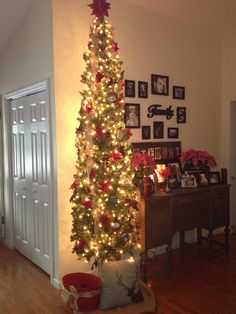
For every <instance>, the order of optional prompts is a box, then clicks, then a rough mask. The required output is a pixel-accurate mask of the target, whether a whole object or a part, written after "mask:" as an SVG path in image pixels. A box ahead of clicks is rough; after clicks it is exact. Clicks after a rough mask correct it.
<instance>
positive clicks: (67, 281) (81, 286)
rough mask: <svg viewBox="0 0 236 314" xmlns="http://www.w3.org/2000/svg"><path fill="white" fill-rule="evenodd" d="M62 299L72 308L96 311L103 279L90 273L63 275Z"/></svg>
mask: <svg viewBox="0 0 236 314" xmlns="http://www.w3.org/2000/svg"><path fill="white" fill-rule="evenodd" d="M62 285H63V291H62V299H63V301H64V302H65V303H67V304H68V305H69V306H70V307H71V308H72V309H74V310H79V311H94V310H96V308H97V307H98V305H99V298H100V291H101V287H102V283H101V279H100V278H99V277H97V276H95V275H92V274H88V273H70V274H67V275H65V276H63V277H62Z"/></svg>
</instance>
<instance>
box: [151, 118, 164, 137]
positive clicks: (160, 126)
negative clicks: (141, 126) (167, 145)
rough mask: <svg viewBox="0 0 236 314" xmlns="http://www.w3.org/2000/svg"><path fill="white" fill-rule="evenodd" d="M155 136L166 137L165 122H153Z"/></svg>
mask: <svg viewBox="0 0 236 314" xmlns="http://www.w3.org/2000/svg"><path fill="white" fill-rule="evenodd" d="M153 138H164V122H162V121H154V122H153Z"/></svg>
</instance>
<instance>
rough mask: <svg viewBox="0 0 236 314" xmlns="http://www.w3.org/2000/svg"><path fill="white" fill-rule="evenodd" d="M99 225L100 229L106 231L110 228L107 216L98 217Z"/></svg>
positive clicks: (109, 219) (109, 220)
mask: <svg viewBox="0 0 236 314" xmlns="http://www.w3.org/2000/svg"><path fill="white" fill-rule="evenodd" d="M99 221H100V223H101V224H102V227H103V228H104V229H108V228H110V225H111V218H110V216H109V215H108V214H104V215H102V216H101V217H100V219H99Z"/></svg>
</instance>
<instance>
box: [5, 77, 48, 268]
mask: <svg viewBox="0 0 236 314" xmlns="http://www.w3.org/2000/svg"><path fill="white" fill-rule="evenodd" d="M6 99H7V111H8V120H9V123H8V124H9V127H8V132H7V139H8V142H9V156H8V157H9V158H8V159H9V160H8V163H9V170H10V171H9V174H10V175H9V177H10V178H9V181H10V189H9V198H10V200H9V204H12V208H13V212H12V214H11V216H12V225H13V230H12V231H13V245H14V247H15V248H16V249H17V250H18V251H19V252H20V253H22V254H23V255H24V256H26V257H27V258H28V259H30V260H32V261H33V262H34V263H35V264H36V265H38V266H39V267H40V268H42V269H43V270H44V271H45V272H47V273H48V274H50V273H51V265H52V263H51V256H52V254H51V251H52V249H51V247H52V245H51V243H52V241H51V238H52V236H51V234H52V230H51V226H52V223H51V217H52V197H51V184H50V183H51V182H50V178H51V164H50V161H51V154H50V136H49V130H50V129H49V124H50V119H49V116H50V115H49V97H48V84H47V82H46V81H44V82H41V83H38V84H35V85H32V86H30V87H27V88H24V89H21V90H18V91H16V92H13V93H11V94H8V95H7V97H6Z"/></svg>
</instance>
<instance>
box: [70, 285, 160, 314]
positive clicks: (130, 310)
mask: <svg viewBox="0 0 236 314" xmlns="http://www.w3.org/2000/svg"><path fill="white" fill-rule="evenodd" d="M140 287H141V290H142V293H143V298H144V301H142V302H139V303H132V304H128V305H126V306H122V307H117V308H114V309H110V310H105V311H104V310H100V309H97V310H96V311H93V312H80V311H74V314H144V313H145V314H148V313H155V310H156V300H155V297H154V294H153V292H152V290H151V288H149V287H148V286H147V285H146V284H145V283H144V282H142V281H141V282H140Z"/></svg>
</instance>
